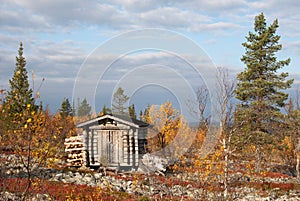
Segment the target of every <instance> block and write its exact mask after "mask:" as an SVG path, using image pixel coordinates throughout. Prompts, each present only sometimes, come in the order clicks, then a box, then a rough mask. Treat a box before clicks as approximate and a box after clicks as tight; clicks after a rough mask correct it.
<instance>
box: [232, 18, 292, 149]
mask: <svg viewBox="0 0 300 201" xmlns="http://www.w3.org/2000/svg"><path fill="white" fill-rule="evenodd" d="M277 28H278V20H277V19H276V20H275V21H273V23H272V24H271V25H270V26H267V24H266V19H265V17H264V14H263V13H261V14H259V15H258V16H256V17H255V23H254V32H249V35H248V36H247V37H246V40H247V42H244V43H243V44H242V45H243V46H244V47H245V50H246V51H245V54H244V55H243V56H242V58H241V61H242V62H243V63H244V64H245V65H246V68H245V69H244V71H243V72H241V73H239V74H238V76H237V81H238V82H237V88H236V90H235V94H236V98H237V99H238V100H240V101H241V102H240V104H238V105H237V108H236V112H235V122H236V124H237V125H242V132H241V133H243V136H241V137H242V138H244V139H245V140H244V142H246V141H247V142H254V143H255V144H258V143H266V141H268V140H267V138H268V137H270V136H271V135H270V134H276V133H278V131H279V129H276V127H278V126H279V125H280V123H281V122H282V121H283V119H282V114H281V112H280V109H281V108H282V107H283V106H284V105H285V101H286V100H287V98H288V94H286V93H284V91H283V90H285V89H288V88H290V87H291V84H292V83H293V80H286V78H287V77H288V73H285V72H282V73H278V72H277V71H278V70H279V69H281V68H283V67H284V66H287V65H288V64H289V63H290V59H286V60H278V59H277V57H276V55H275V53H276V52H278V51H279V50H281V48H282V45H281V44H279V39H280V36H279V35H277V34H276V31H277ZM246 139H247V140H246ZM240 140H242V139H240ZM242 141H243V140H242Z"/></svg>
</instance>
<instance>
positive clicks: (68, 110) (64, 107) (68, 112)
mask: <svg viewBox="0 0 300 201" xmlns="http://www.w3.org/2000/svg"><path fill="white" fill-rule="evenodd" d="M59 113H60V115H61V116H62V117H67V116H73V114H72V107H71V104H70V102H69V99H68V98H64V100H63V101H62V103H61V108H60V109H59Z"/></svg>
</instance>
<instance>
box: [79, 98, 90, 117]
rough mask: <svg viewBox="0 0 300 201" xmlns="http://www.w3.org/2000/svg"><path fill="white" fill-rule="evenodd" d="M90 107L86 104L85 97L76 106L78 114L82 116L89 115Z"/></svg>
mask: <svg viewBox="0 0 300 201" xmlns="http://www.w3.org/2000/svg"><path fill="white" fill-rule="evenodd" d="M91 109H92V107H91V106H90V105H89V104H88V102H87V100H86V98H85V99H83V101H82V102H81V103H80V105H79V107H78V116H79V117H83V116H86V115H90V113H91Z"/></svg>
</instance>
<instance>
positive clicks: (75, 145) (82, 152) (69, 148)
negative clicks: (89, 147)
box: [64, 136, 86, 167]
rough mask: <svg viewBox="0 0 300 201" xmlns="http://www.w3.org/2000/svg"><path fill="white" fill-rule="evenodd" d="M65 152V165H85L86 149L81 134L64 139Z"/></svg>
mask: <svg viewBox="0 0 300 201" xmlns="http://www.w3.org/2000/svg"><path fill="white" fill-rule="evenodd" d="M64 144H65V147H66V148H65V152H66V153H67V156H68V158H67V165H68V166H72V167H79V166H80V167H85V166H86V149H85V147H84V144H83V139H82V137H81V136H75V137H70V138H66V139H65V143H64Z"/></svg>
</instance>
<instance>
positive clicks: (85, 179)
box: [0, 164, 300, 201]
mask: <svg viewBox="0 0 300 201" xmlns="http://www.w3.org/2000/svg"><path fill="white" fill-rule="evenodd" d="M2 167H3V166H2ZM5 168H6V169H5V171H4V170H3V168H2V169H1V170H2V173H4V174H2V176H3V175H4V176H3V178H4V177H5V178H6V179H8V181H9V179H13V178H15V177H16V175H18V176H20V175H21V177H26V174H25V172H24V168H22V167H19V168H16V166H15V164H11V165H9V164H6V166H5ZM22 175H23V176H22ZM32 175H34V176H37V177H39V179H41V180H47V181H51V182H57V183H63V184H72V185H78V186H82V185H87V186H91V187H95V188H99V189H105V190H106V191H111V192H112V193H113V192H124V193H127V194H130V195H134V196H133V198H132V199H133V200H134V199H135V198H139V200H223V186H222V183H220V182H218V180H219V179H218V177H219V176H218V175H214V176H213V177H214V178H212V179H211V180H206V181H203V180H201V179H200V178H201V174H200V173H185V172H181V173H178V172H177V173H174V172H173V173H166V175H158V174H142V173H140V172H114V171H107V172H103V171H101V172H100V171H98V170H91V169H76V168H72V169H70V168H68V169H66V168H64V169H50V168H37V169H36V170H34V171H32ZM229 183H230V186H229V192H228V199H229V200H249V201H250V200H266V201H267V200H270V201H271V200H278V201H283V200H300V184H299V180H298V179H296V178H295V177H291V176H288V175H285V174H280V173H274V172H269V173H266V174H265V175H250V176H249V175H245V174H242V173H240V172H235V173H231V179H230V182H229ZM141 197H142V198H143V199H141ZM0 198H1V200H19V198H18V197H17V196H15V195H14V194H13V193H9V192H1V193H0ZM30 200H55V199H54V198H53V196H50V195H48V194H36V195H34V196H31V198H30Z"/></svg>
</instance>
